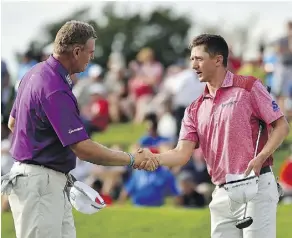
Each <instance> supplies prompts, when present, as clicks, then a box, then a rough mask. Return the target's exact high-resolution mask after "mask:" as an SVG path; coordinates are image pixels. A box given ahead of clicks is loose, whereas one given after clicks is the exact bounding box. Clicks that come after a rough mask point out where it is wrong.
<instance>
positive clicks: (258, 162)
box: [244, 155, 265, 177]
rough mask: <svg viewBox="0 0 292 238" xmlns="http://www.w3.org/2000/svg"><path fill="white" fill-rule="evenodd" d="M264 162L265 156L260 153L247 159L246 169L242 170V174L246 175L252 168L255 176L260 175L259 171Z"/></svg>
mask: <svg viewBox="0 0 292 238" xmlns="http://www.w3.org/2000/svg"><path fill="white" fill-rule="evenodd" d="M264 162H265V158H264V157H262V156H260V155H258V156H257V157H255V158H253V159H252V160H251V161H249V163H248V166H247V169H246V170H245V172H244V176H245V177H246V176H248V175H249V174H250V172H251V171H252V170H253V171H254V173H255V175H256V176H260V171H261V168H262V166H263V163H264Z"/></svg>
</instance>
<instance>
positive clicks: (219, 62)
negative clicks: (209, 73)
mask: <svg viewBox="0 0 292 238" xmlns="http://www.w3.org/2000/svg"><path fill="white" fill-rule="evenodd" d="M221 65H223V56H222V55H217V56H216V66H217V67H219V66H221Z"/></svg>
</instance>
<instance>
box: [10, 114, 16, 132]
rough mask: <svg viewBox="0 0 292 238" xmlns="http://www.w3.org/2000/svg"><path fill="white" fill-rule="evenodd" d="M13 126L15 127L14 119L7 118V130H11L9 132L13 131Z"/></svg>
mask: <svg viewBox="0 0 292 238" xmlns="http://www.w3.org/2000/svg"><path fill="white" fill-rule="evenodd" d="M14 125H15V118H13V117H12V116H9V120H8V128H9V129H10V130H11V132H13V131H14Z"/></svg>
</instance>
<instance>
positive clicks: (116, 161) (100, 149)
mask: <svg viewBox="0 0 292 238" xmlns="http://www.w3.org/2000/svg"><path fill="white" fill-rule="evenodd" d="M71 148H72V150H73V152H74V153H75V154H76V155H77V157H78V158H80V159H81V160H85V161H87V162H90V163H93V164H98V165H107V166H125V165H129V164H130V157H129V155H128V154H126V153H125V152H123V151H116V150H111V149H109V148H107V147H105V146H103V145H101V144H98V143H96V142H93V141H92V140H86V141H82V142H79V143H77V144H76V145H74V146H72V147H71Z"/></svg>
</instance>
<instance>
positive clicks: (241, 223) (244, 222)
mask: <svg viewBox="0 0 292 238" xmlns="http://www.w3.org/2000/svg"><path fill="white" fill-rule="evenodd" d="M262 129H263V124H262V123H261V122H260V126H259V134H258V138H257V141H256V148H255V153H254V158H255V157H256V155H257V151H258V146H259V141H260V137H261V133H262ZM246 210H247V203H246V204H245V209H244V216H243V218H242V219H241V220H238V221H237V222H236V223H235V226H236V228H238V229H244V228H247V227H249V226H250V225H251V224H252V223H253V219H252V217H250V216H248V217H246Z"/></svg>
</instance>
